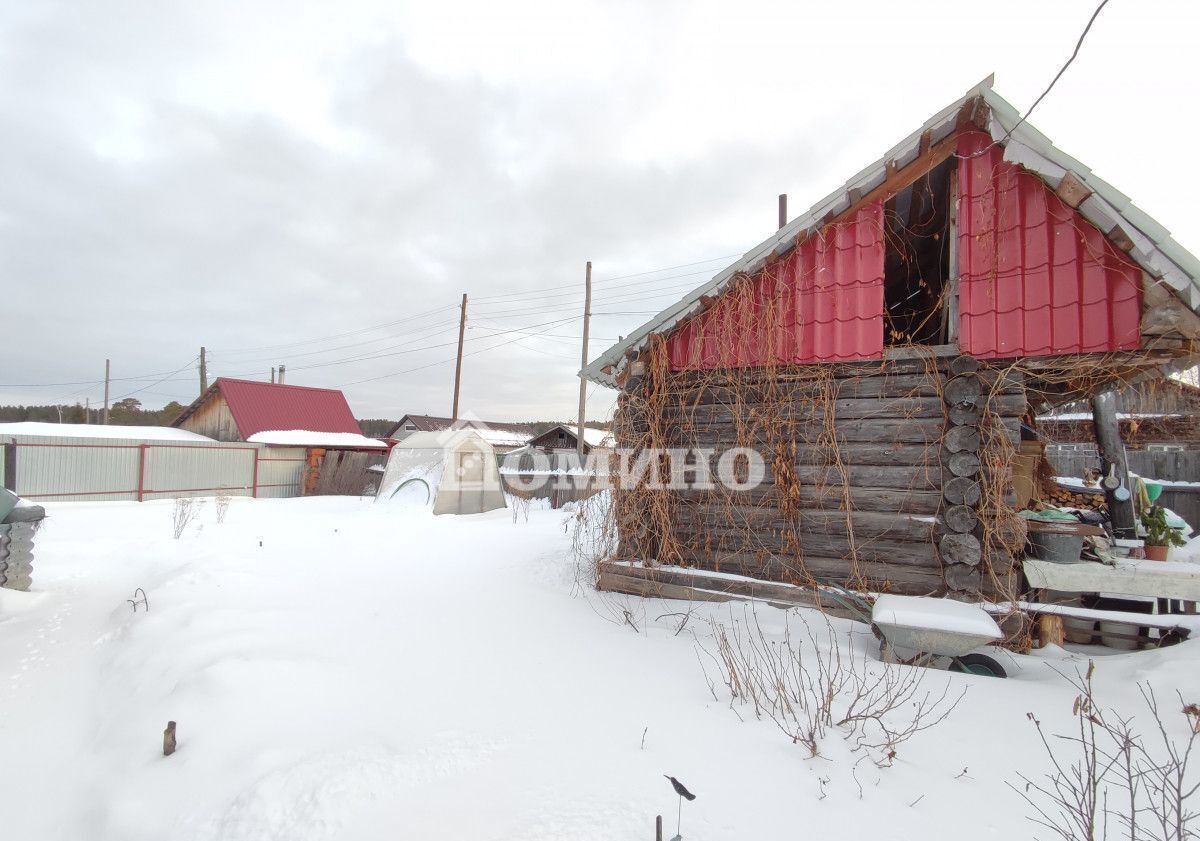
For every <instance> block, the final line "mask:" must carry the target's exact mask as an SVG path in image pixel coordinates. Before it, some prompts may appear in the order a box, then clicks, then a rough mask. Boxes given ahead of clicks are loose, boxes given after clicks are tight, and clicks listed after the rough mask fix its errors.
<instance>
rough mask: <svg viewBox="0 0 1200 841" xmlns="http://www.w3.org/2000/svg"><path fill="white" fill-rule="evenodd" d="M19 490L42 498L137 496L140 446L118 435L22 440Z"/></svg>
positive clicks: (17, 459) (18, 459) (18, 454)
mask: <svg viewBox="0 0 1200 841" xmlns="http://www.w3.org/2000/svg"><path fill="white" fill-rule="evenodd" d="M15 456H16V457H15V459H14V461H15V463H16V471H15V473H16V488H15V489H14V490H15V491H16V492H17V493H19V494H20V495H21V496H23V497H26V498H28V499H32V500H34V501H38V500H50V499H54V500H98V501H105V500H110V501H111V500H122V499H125V500H128V499H137V491H138V460H139V457H140V452H139V450H138V446H137V444H131V443H130V442H128V441H122V440H118V439H99V440H91V441H88V442H87V443H86V444H83V443H80V442H79V441H78V440H77V439H50V438H46V439H39V440H37V441H25V442H18V443H17V447H16V452H15Z"/></svg>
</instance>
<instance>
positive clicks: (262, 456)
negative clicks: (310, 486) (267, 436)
mask: <svg viewBox="0 0 1200 841" xmlns="http://www.w3.org/2000/svg"><path fill="white" fill-rule="evenodd" d="M307 452H308V451H307V450H305V449H304V448H303V447H269V448H267V449H264V450H262V451H260V452H259V454H258V495H259V497H266V498H273V497H285V496H300V490H301V485H302V484H303V483H304V467H305V456H306V454H307Z"/></svg>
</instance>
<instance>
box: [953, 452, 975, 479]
mask: <svg viewBox="0 0 1200 841" xmlns="http://www.w3.org/2000/svg"><path fill="white" fill-rule="evenodd" d="M946 469H947V470H949V471H950V473H951V475H953V476H974V475H975V474H977V473H978V472H979V456H977V455H975V453H972V452H966V451H964V452H961V453H952V454H951V456H950V458H949V459H947V461H946Z"/></svg>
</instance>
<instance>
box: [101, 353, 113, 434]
mask: <svg viewBox="0 0 1200 841" xmlns="http://www.w3.org/2000/svg"><path fill="white" fill-rule="evenodd" d="M111 373H112V365H111V363H110V360H108V359H105V360H104V414H103V415H101V421H100V422H101V423H102V424H104V425H105V426H107V425H108V380H109V375H110V374H111Z"/></svg>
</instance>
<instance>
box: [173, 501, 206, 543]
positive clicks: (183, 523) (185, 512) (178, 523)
mask: <svg viewBox="0 0 1200 841" xmlns="http://www.w3.org/2000/svg"><path fill="white" fill-rule="evenodd" d="M199 513H200V506H199V505H197V504H196V500H195V499H193V498H192V497H190V496H181V497H179V498H178V499H176V500H175V504H174V505H173V506H172V508H171V524H172V526H173V527H174V533H175V539H176V540H178V539H179V538H180V537H182V536H183V533H184V531H185V530H186V529H187V527H188V525H189V524H190V523H191V522H192V521H193V520H195V519H196V517H197V516H198V515H199Z"/></svg>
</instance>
